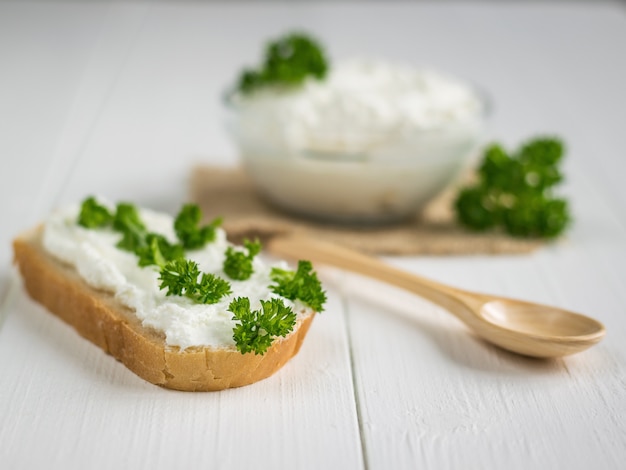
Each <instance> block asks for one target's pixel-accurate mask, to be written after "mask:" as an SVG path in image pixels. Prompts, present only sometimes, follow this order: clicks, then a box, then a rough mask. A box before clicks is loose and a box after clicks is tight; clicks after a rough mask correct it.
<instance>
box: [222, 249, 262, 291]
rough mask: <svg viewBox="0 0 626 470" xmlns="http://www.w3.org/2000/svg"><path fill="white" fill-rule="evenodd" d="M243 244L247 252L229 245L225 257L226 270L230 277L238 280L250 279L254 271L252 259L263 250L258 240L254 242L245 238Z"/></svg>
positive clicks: (224, 267)
mask: <svg viewBox="0 0 626 470" xmlns="http://www.w3.org/2000/svg"><path fill="white" fill-rule="evenodd" d="M243 245H244V247H245V249H246V251H247V253H245V252H244V251H241V250H237V249H235V248H233V247H232V246H229V247H228V248H227V249H226V258H225V259H224V266H223V269H224V272H225V273H226V274H227V275H228V277H230V278H231V279H235V280H237V281H245V280H246V279H250V276H251V275H252V272H253V268H252V260H253V259H254V257H255V256H256V255H258V254H259V252H260V251H261V242H259V241H258V240H255V241H253V242H251V241H249V240H244V241H243Z"/></svg>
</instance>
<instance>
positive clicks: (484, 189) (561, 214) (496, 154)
mask: <svg viewBox="0 0 626 470" xmlns="http://www.w3.org/2000/svg"><path fill="white" fill-rule="evenodd" d="M563 153H564V149H563V144H562V142H561V141H560V140H559V139H556V138H537V139H534V140H531V141H529V142H527V143H526V144H524V145H523V146H522V147H521V148H520V149H519V150H518V151H517V152H516V153H514V154H513V155H509V154H508V153H507V152H506V150H504V149H503V148H502V147H501V146H500V145H497V144H493V145H491V146H489V147H488V148H487V149H486V151H485V154H484V157H483V161H482V163H481V166H480V167H479V170H478V177H479V180H478V183H477V184H476V185H474V186H471V187H467V188H464V189H462V190H461V191H460V193H459V195H458V197H457V199H456V201H455V209H456V214H457V218H458V220H459V222H461V223H462V224H463V225H465V226H467V227H469V228H471V229H474V230H479V231H483V230H487V229H490V228H494V227H499V226H501V227H503V228H504V229H505V230H506V231H507V232H508V233H509V234H511V235H514V236H520V237H544V238H552V237H556V236H558V235H559V234H561V233H562V232H563V231H564V230H565V228H566V227H567V226H568V224H569V223H570V221H571V217H570V213H569V209H568V204H567V201H565V200H564V199H559V198H556V197H554V196H553V195H552V189H553V187H554V186H555V185H557V184H558V183H560V182H561V181H562V180H563V175H562V173H561V171H560V169H559V163H560V161H561V159H562V157H563Z"/></svg>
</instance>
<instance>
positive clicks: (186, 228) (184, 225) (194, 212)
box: [174, 204, 222, 250]
mask: <svg viewBox="0 0 626 470" xmlns="http://www.w3.org/2000/svg"><path fill="white" fill-rule="evenodd" d="M201 219H202V212H201V211H200V207H198V205H196V204H185V205H184V206H183V208H182V209H181V210H180V212H179V213H178V215H177V216H176V219H175V220H174V230H175V231H176V236H177V237H178V239H179V240H180V242H181V243H182V245H183V246H184V247H185V249H187V250H197V249H199V248H202V247H203V246H204V245H206V244H207V243H209V242H212V241H214V240H215V233H216V230H215V229H217V228H218V227H219V226H220V225H222V219H221V218H219V217H218V218H216V219H213V221H211V223H209V224H208V225H205V226H203V227H200V220H201Z"/></svg>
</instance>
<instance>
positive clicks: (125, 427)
mask: <svg viewBox="0 0 626 470" xmlns="http://www.w3.org/2000/svg"><path fill="white" fill-rule="evenodd" d="M293 27H304V28H306V29H309V30H312V31H314V32H316V33H318V35H319V36H321V37H322V38H324V39H325V40H326V42H327V43H328V44H329V45H330V46H331V51H332V54H333V56H334V57H346V56H349V55H354V54H359V53H361V54H363V53H369V54H376V55H382V56H388V57H391V58H400V59H405V60H408V61H412V62H415V63H430V64H434V65H436V66H438V67H440V68H442V69H444V70H449V71H452V72H456V73H457V74H459V75H462V76H465V77H468V78H469V79H472V80H473V81H475V82H476V83H479V84H481V85H482V86H483V87H484V88H485V89H486V90H488V91H489V92H490V94H491V96H492V98H493V102H494V105H495V113H494V115H493V117H492V120H491V128H490V133H491V135H492V136H494V137H497V138H498V139H502V140H504V141H505V142H507V143H509V144H515V143H517V142H518V141H519V140H520V139H522V138H525V137H527V136H529V135H532V134H534V133H538V132H552V133H555V134H559V135H561V136H563V137H564V138H565V139H566V140H567V142H568V144H569V150H570V152H569V156H568V160H567V162H566V171H567V175H568V182H567V185H566V188H565V189H566V193H567V195H568V197H570V198H571V200H572V202H573V205H574V210H575V215H576V224H575V226H574V227H573V229H572V230H571V232H570V234H569V237H568V239H567V240H566V241H564V242H562V243H560V244H558V245H556V246H553V247H548V248H546V249H543V250H541V251H539V252H537V253H536V254H533V255H529V256H498V257H487V256H476V257H450V258H428V257H419V258H395V259H390V260H389V261H390V262H392V263H394V264H395V265H397V266H400V267H402V268H405V269H407V270H410V271H413V272H416V273H419V274H420V275H423V276H429V277H432V278H434V279H437V280H440V281H442V282H446V283H449V284H453V285H457V286H460V287H463V288H468V289H476V290H482V291H488V292H493V293H495V294H501V295H510V296H514V297H520V298H526V299H530V300H535V301H541V302H545V303H551V304H556V305H559V306H562V307H565V308H569V309H572V310H578V311H581V312H584V313H587V314H590V315H592V316H595V317H596V318H598V319H600V320H601V321H602V322H604V323H605V325H606V327H607V330H608V336H607V338H606V339H605V340H604V341H603V342H602V343H601V344H600V345H598V346H597V347H595V348H593V349H591V350H589V351H588V352H585V353H583V354H580V355H577V356H573V357H570V358H567V359H564V360H559V361H552V362H541V361H535V360H529V359H524V358H521V357H516V356H514V355H510V354H507V353H503V352H502V351H498V350H496V349H494V348H492V347H490V346H487V345H485V344H483V343H481V342H479V341H478V340H476V339H475V338H474V337H472V336H471V335H470V334H468V332H467V331H466V330H465V328H464V327H463V326H462V325H460V324H459V322H458V321H456V320H455V319H454V318H452V317H450V316H449V315H447V314H446V312H445V311H443V310H441V309H440V308H438V307H435V306H433V305H431V304H429V303H427V302H425V301H423V300H421V299H419V298H415V297H412V296H410V295H409V294H405V293H402V292H399V291H397V290H395V289H393V288H391V287H387V286H384V285H381V284H379V283H376V282H374V281H371V280H367V279H363V278H360V277H358V276H354V275H349V274H344V273H340V272H337V271H335V270H331V269H323V270H322V275H323V277H324V280H325V282H326V285H327V287H328V290H329V298H330V301H329V305H328V310H327V312H325V313H324V314H323V315H321V316H320V317H319V318H318V319H316V322H315V323H314V325H313V328H312V331H311V333H310V335H309V337H308V339H307V341H306V342H305V345H304V347H303V349H302V351H301V353H300V354H299V355H298V356H297V357H296V358H295V359H294V360H293V361H292V362H291V363H290V364H288V365H287V366H286V367H285V368H284V369H283V370H282V371H281V372H280V373H278V374H277V375H276V376H274V377H272V378H270V379H268V380H266V381H264V382H261V383H259V384H256V385H254V386H250V387H245V388H242V389H237V390H230V391H225V392H220V393H207V394H189V393H177V392H171V391H166V390H161V389H159V388H157V387H154V386H151V385H149V384H146V383H144V382H143V381H142V380H140V379H138V378H137V377H135V376H134V375H133V374H132V373H130V372H128V371H127V370H126V369H125V368H124V367H123V366H121V365H120V364H118V363H116V362H115V361H114V360H113V359H111V358H110V357H108V356H105V355H104V354H103V353H102V352H101V351H99V350H98V349H97V348H94V347H93V346H92V345H91V344H89V343H87V342H86V341H84V340H82V339H80V338H79V337H77V335H76V334H75V333H74V332H73V331H72V330H71V329H70V328H69V327H67V326H66V325H64V324H62V323H61V322H59V321H57V320H56V319H55V318H54V317H52V316H50V315H49V314H47V313H46V312H45V311H44V310H43V309H42V308H40V307H39V306H38V305H36V304H34V303H33V302H31V301H30V300H29V299H28V298H27V297H26V296H25V295H24V293H23V291H22V290H21V287H20V286H19V283H18V281H17V278H16V276H15V275H14V274H13V273H12V272H11V270H10V267H9V264H10V257H11V253H10V249H9V243H10V240H11V238H12V237H13V236H15V235H16V234H17V233H19V231H20V230H23V229H25V228H27V227H29V226H31V225H33V224H34V223H36V222H37V221H38V220H40V219H41V218H43V217H45V215H46V214H47V213H48V212H49V211H50V210H51V208H53V207H55V206H57V205H59V204H63V203H65V202H69V201H75V200H77V199H80V198H82V197H83V196H84V195H86V194H88V193H94V192H95V193H100V194H104V195H107V196H109V197H110V198H112V199H132V200H136V201H138V202H140V203H142V204H146V205H149V206H152V207H154V208H157V209H163V210H167V211H170V212H173V211H174V210H175V209H176V208H177V207H178V206H179V204H180V203H181V202H182V201H183V200H184V199H185V196H186V189H185V182H186V178H187V175H188V171H189V168H190V166H191V165H192V164H193V163H195V162H199V161H204V162H212V163H219V164H224V165H231V164H234V163H235V162H236V156H235V152H234V149H233V147H232V146H231V144H230V143H229V142H228V139H227V136H226V134H225V132H224V131H223V128H222V124H221V105H220V101H219V94H220V92H221V91H222V90H223V89H224V88H225V86H227V84H228V83H229V81H230V80H232V78H233V77H234V75H235V73H236V70H238V69H239V67H241V66H242V65H243V64H245V63H250V62H253V61H254V60H255V58H256V56H257V54H258V48H259V44H260V43H261V42H262V41H263V40H264V39H265V38H267V37H270V36H272V35H275V34H277V33H280V32H282V31H284V30H286V29H288V28H293ZM625 46H626V9H624V8H623V6H621V5H619V4H616V3H606V4H605V3H590V4H579V3H574V4H568V3H565V2H558V3H548V4H542V3H539V2H529V3H526V4H524V3H521V4H506V5H499V4H497V3H496V2H493V3H479V4H472V3H469V2H468V3H462V4H458V3H453V4H447V3H444V4H439V5H437V4H432V3H427V4H419V3H418V4H395V5H394V4H386V3H383V2H380V3H365V4H359V3H353V4H351V3H349V4H338V5H335V4H332V3H300V2H298V3H297V4H287V3H285V4H270V5H265V4H261V3H254V4H252V3H245V4H233V5H226V4H213V3H207V4H205V3H196V2H184V3H180V4H179V3H174V2H172V3H160V2H156V3H118V2H112V3H97V2H89V3H86V4H81V3H78V2H70V3H54V2H49V3H0V159H1V161H2V168H3V170H1V171H0V201H2V202H1V203H0V216H1V218H2V219H1V220H2V221H3V222H2V224H1V225H0V246H1V247H2V250H0V281H1V284H0V295H2V306H1V310H0V321H2V323H1V325H2V326H1V329H0V442H1V443H2V445H1V446H0V468H2V469H5V468H6V469H13V468H42V467H45V468H63V469H73V468H151V469H160V468H184V467H191V466H193V467H194V468H196V467H197V468H225V469H231V468H234V469H239V468H241V469H243V468H312V469H313V468H315V469H317V468H341V469H344V468H345V469H353V468H354V469H357V468H369V469H389V468H394V469H402V468H438V469H448V468H464V469H486V468H510V469H515V468H519V469H529V468H537V469H543V468H568V469H586V468H590V467H593V468H599V469H600V468H601V469H619V468H626V359H625V358H626V310H625V307H624V305H626V281H625V278H626V269H625V266H626V209H625V208H626V185H624V184H623V178H624V174H626V158H624V157H625V152H626V150H625V149H626V132H624V129H625V128H626V85H625V84H626V55H624V47H625Z"/></svg>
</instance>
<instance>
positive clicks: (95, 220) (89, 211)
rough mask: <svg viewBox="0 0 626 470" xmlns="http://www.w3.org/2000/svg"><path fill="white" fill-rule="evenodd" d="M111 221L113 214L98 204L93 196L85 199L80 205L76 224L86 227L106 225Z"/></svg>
mask: <svg viewBox="0 0 626 470" xmlns="http://www.w3.org/2000/svg"><path fill="white" fill-rule="evenodd" d="M112 221H113V215H112V214H111V212H109V209H107V208H106V207H104V206H103V205H100V204H98V202H97V201H96V198H94V197H93V196H91V197H88V198H87V199H85V200H84V201H83V203H82V205H81V207H80V214H79V216H78V225H82V226H83V227H87V228H100V227H106V226H108V225H110V224H111V222H112Z"/></svg>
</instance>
